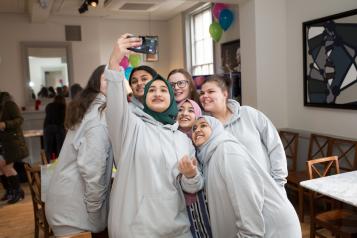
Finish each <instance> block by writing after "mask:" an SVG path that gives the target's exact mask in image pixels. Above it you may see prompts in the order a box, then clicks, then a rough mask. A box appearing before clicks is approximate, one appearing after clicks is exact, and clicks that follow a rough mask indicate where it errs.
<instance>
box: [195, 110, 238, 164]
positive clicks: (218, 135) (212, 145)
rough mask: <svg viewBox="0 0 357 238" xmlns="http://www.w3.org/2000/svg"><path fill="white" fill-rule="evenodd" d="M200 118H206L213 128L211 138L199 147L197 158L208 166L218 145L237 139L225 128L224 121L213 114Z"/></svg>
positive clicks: (235, 141)
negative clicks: (212, 115)
mask: <svg viewBox="0 0 357 238" xmlns="http://www.w3.org/2000/svg"><path fill="white" fill-rule="evenodd" d="M200 118H204V119H205V121H206V122H207V123H208V124H209V125H210V127H211V130H212V133H211V136H210V137H209V139H208V140H207V141H206V142H205V143H204V144H203V145H201V146H199V147H198V148H197V158H198V159H199V160H200V162H201V163H203V164H204V167H206V166H207V164H208V162H209V160H210V159H211V157H212V154H213V153H214V152H215V151H216V149H217V147H218V145H220V144H222V143H224V142H228V141H230V142H234V143H237V140H236V139H235V138H234V137H233V136H232V135H231V134H230V133H228V132H226V131H225V130H224V127H223V125H222V123H221V122H220V121H219V120H217V119H216V118H214V117H211V116H201V117H199V118H198V119H200Z"/></svg>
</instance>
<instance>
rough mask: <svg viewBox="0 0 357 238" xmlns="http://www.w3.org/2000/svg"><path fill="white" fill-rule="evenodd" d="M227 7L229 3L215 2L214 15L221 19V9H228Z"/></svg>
mask: <svg viewBox="0 0 357 238" xmlns="http://www.w3.org/2000/svg"><path fill="white" fill-rule="evenodd" d="M227 7H228V5H227V4H224V3H216V4H214V6H213V9H212V14H213V16H214V17H215V18H216V19H219V15H220V14H221V11H222V10H223V9H226V8H227Z"/></svg>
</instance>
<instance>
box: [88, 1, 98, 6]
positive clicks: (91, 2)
mask: <svg viewBox="0 0 357 238" xmlns="http://www.w3.org/2000/svg"><path fill="white" fill-rule="evenodd" d="M87 2H88V4H89V5H91V6H92V7H96V6H97V5H98V0H88V1H87Z"/></svg>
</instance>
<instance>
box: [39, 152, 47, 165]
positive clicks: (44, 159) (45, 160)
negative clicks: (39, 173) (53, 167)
mask: <svg viewBox="0 0 357 238" xmlns="http://www.w3.org/2000/svg"><path fill="white" fill-rule="evenodd" d="M41 163H42V164H43V165H46V164H48V160H47V156H46V153H45V151H44V150H41Z"/></svg>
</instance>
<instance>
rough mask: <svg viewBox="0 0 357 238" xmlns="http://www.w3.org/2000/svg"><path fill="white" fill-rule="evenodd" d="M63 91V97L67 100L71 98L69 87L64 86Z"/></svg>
mask: <svg viewBox="0 0 357 238" xmlns="http://www.w3.org/2000/svg"><path fill="white" fill-rule="evenodd" d="M62 90H63V96H64V97H66V98H67V97H69V91H68V86H67V85H63V87H62Z"/></svg>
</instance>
